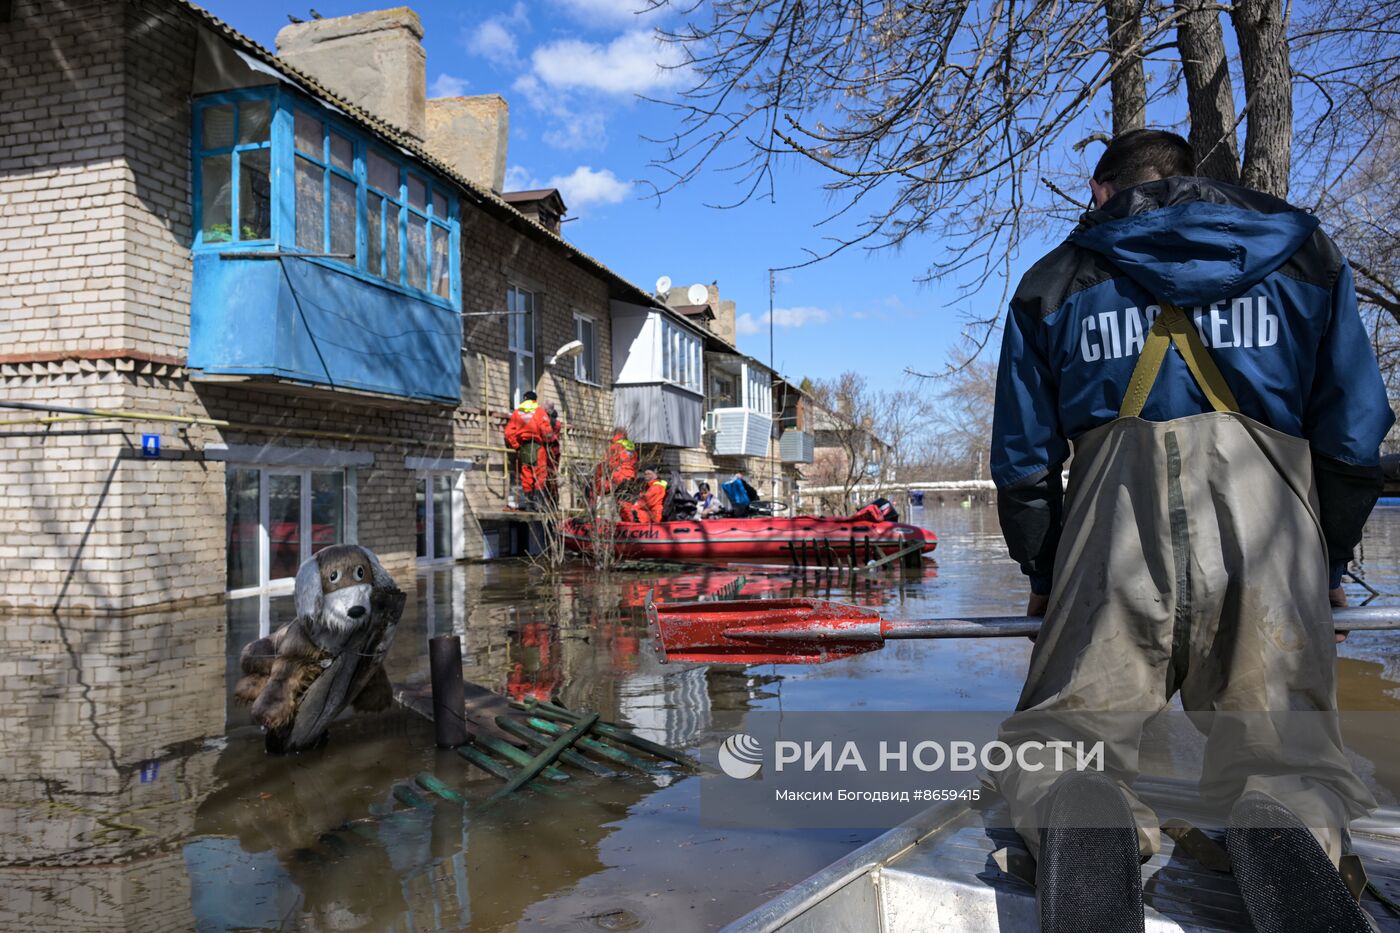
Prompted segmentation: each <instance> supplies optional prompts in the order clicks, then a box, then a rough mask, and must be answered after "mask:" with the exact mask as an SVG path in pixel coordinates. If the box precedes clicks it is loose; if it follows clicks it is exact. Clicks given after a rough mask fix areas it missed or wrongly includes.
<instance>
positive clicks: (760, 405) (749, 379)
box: [743, 363, 773, 415]
mask: <svg viewBox="0 0 1400 933" xmlns="http://www.w3.org/2000/svg"><path fill="white" fill-rule="evenodd" d="M743 405H744V407H745V408H747V409H748V410H749V411H752V412H757V413H758V414H760V415H771V414H772V413H773V380H772V378H771V377H768V376H766V374H765V372H764V370H761V369H759V368H758V367H757V366H751V365H749V364H748V363H745V364H744V385H743Z"/></svg>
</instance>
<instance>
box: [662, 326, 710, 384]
mask: <svg viewBox="0 0 1400 933" xmlns="http://www.w3.org/2000/svg"><path fill="white" fill-rule="evenodd" d="M657 340H658V343H659V346H658V347H657V360H658V365H657V370H658V372H657V375H659V376H660V377H661V381H662V382H668V383H670V384H671V385H674V386H678V387H680V388H682V389H685V390H686V391H688V392H694V393H695V394H696V395H702V396H703V395H704V394H705V383H704V373H703V365H702V358H703V353H704V347H703V345H702V343H701V340H700V337H699V336H698V335H696V334H694V333H692V332H691V331H689V330H687V329H686V328H684V327H681V326H680V325H679V324H677V323H676V322H674V321H671V320H668V319H667V318H665V317H663V318H661V327H660V328H658V337H657Z"/></svg>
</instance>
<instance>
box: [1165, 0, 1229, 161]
mask: <svg viewBox="0 0 1400 933" xmlns="http://www.w3.org/2000/svg"><path fill="white" fill-rule="evenodd" d="M1176 8H1177V10H1178V11H1179V12H1183V13H1185V14H1186V15H1185V16H1184V17H1183V18H1182V19H1181V21H1180V25H1178V26H1177V30H1176V38H1177V46H1178V50H1179V51H1180V53H1181V67H1182V71H1183V73H1184V74H1185V76H1186V102H1187V105H1188V107H1189V108H1190V110H1191V148H1192V149H1194V150H1195V152H1196V172H1197V173H1198V174H1200V175H1204V176H1206V177H1208V178H1215V179H1218V180H1219V181H1226V182H1231V183H1232V184H1238V183H1239V180H1240V159H1239V150H1238V148H1237V147H1236V145H1235V100H1234V98H1233V97H1232V96H1231V94H1232V89H1231V85H1230V69H1229V67H1228V66H1227V64H1226V62H1225V40H1224V37H1223V35H1222V33H1221V29H1220V14H1219V13H1218V12H1216V10H1215V3H1214V0H1176Z"/></svg>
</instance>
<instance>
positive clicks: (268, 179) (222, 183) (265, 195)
mask: <svg viewBox="0 0 1400 933" xmlns="http://www.w3.org/2000/svg"><path fill="white" fill-rule="evenodd" d="M198 113H199V117H198V119H197V120H196V124H195V142H196V154H195V164H196V165H197V166H198V171H199V192H200V201H201V203H202V204H203V207H204V210H203V212H202V215H201V218H200V225H199V237H200V239H201V240H202V241H203V242H205V243H265V242H268V241H269V240H271V239H272V164H271V158H272V142H271V140H272V102H271V101H268V100H231V101H228V102H227V103H221V104H216V105H213V106H209V107H204V108H202V109H201V110H200V111H199V112H198Z"/></svg>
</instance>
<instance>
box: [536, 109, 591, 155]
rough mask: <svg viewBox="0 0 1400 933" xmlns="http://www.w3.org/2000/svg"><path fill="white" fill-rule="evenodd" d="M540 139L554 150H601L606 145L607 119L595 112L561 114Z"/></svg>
mask: <svg viewBox="0 0 1400 933" xmlns="http://www.w3.org/2000/svg"><path fill="white" fill-rule="evenodd" d="M540 138H541V139H543V140H544V142H545V144H546V145H549V146H553V147H554V148H555V149H601V148H603V147H604V146H606V145H607V144H608V127H607V119H606V118H605V117H604V116H603V115H602V114H601V113H596V112H595V113H577V114H575V113H571V114H561V115H559V116H558V118H557V120H556V121H555V125H554V127H553V128H552V129H549V130H546V131H545V133H544V135H543V136H542V137H540Z"/></svg>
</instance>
